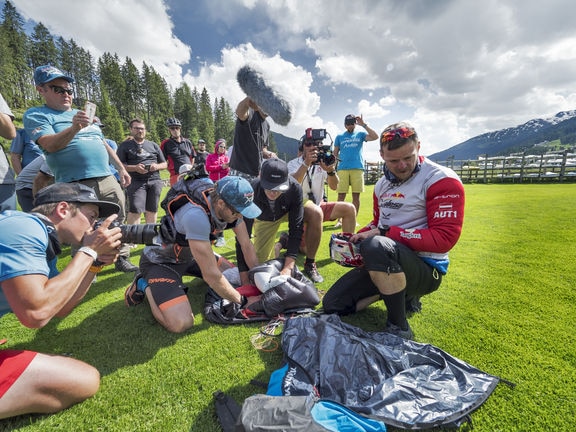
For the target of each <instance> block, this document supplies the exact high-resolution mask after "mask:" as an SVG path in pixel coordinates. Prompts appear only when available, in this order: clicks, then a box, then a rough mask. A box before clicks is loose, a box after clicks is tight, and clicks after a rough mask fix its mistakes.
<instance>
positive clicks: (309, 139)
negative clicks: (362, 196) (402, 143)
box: [288, 129, 356, 283]
mask: <svg viewBox="0 0 576 432" xmlns="http://www.w3.org/2000/svg"><path fill="white" fill-rule="evenodd" d="M324 137H325V130H324V129H307V130H306V135H304V136H303V137H302V139H301V140H300V146H299V147H298V157H297V158H295V159H292V160H291V161H290V162H288V172H289V173H290V174H291V175H292V177H294V178H295V179H296V180H297V181H298V183H300V185H301V186H302V195H303V197H304V235H303V236H302V243H301V245H300V250H301V252H302V253H304V254H305V255H306V263H305V264H304V273H305V274H306V275H307V276H308V277H309V278H310V279H311V280H312V281H313V282H316V283H319V282H322V281H323V280H324V278H323V277H322V276H321V275H320V273H318V269H317V268H316V262H315V261H316V252H317V251H318V247H319V245H320V240H321V238H322V223H323V222H325V221H333V220H336V219H340V218H341V219H342V228H343V230H344V232H350V233H351V232H353V230H354V229H355V227H356V209H355V207H354V205H353V204H352V203H349V202H344V201H338V202H326V201H325V200H324V183H325V182H327V183H328V187H329V188H330V189H332V190H336V189H337V187H338V182H339V178H338V174H337V173H336V169H335V166H336V158H335V157H334V155H333V154H332V152H331V147H332V146H331V145H328V146H326V145H324V139H323V138H324Z"/></svg>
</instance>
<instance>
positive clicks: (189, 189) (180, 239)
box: [160, 166, 236, 247]
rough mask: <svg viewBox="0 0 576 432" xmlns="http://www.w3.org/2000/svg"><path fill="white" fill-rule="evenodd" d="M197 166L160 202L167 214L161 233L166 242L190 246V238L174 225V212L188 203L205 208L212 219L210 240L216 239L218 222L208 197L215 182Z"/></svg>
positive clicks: (161, 223)
mask: <svg viewBox="0 0 576 432" xmlns="http://www.w3.org/2000/svg"><path fill="white" fill-rule="evenodd" d="M197 168H198V166H195V167H194V168H193V169H192V170H191V171H190V172H189V173H188V174H186V175H185V176H184V177H183V178H182V179H180V180H178V181H177V182H176V183H175V184H174V185H173V186H172V187H171V188H170V190H169V191H168V193H167V194H166V197H165V198H164V199H163V200H162V202H161V203H160V206H161V207H162V208H163V209H164V210H165V212H166V214H165V215H164V216H162V219H161V220H160V233H161V235H162V238H163V239H164V241H165V242H166V243H175V244H178V245H179V246H184V247H187V246H188V240H186V237H185V236H184V234H181V233H179V232H178V231H176V227H175V226H174V214H175V213H176V212H177V211H178V210H179V209H180V208H182V206H184V205H185V204H187V203H191V204H193V205H196V206H199V207H200V208H202V210H204V212H205V213H206V216H208V219H209V220H210V241H215V240H216V224H215V223H214V220H213V218H212V214H211V212H210V204H209V199H208V197H209V196H210V193H211V192H212V191H213V190H214V182H213V181H212V180H210V179H209V178H208V174H207V173H206V175H204V173H205V170H204V172H202V170H198V169H197ZM235 225H236V222H233V223H230V224H228V225H226V227H225V228H224V229H228V228H233V227H234V226H235Z"/></svg>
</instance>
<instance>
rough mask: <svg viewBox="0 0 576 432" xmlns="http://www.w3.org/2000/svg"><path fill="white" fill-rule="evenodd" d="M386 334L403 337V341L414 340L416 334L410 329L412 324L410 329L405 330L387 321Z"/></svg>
mask: <svg viewBox="0 0 576 432" xmlns="http://www.w3.org/2000/svg"><path fill="white" fill-rule="evenodd" d="M384 332H386V333H390V334H393V335H395V336H398V337H401V338H402V339H407V340H413V339H414V332H413V331H412V329H411V328H410V324H408V329H407V330H403V329H401V328H400V327H398V326H397V325H396V324H392V323H391V322H390V321H386V327H384Z"/></svg>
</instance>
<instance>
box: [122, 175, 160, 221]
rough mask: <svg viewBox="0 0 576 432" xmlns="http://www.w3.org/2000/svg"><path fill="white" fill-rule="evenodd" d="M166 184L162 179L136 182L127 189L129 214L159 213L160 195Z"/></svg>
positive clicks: (133, 181)
mask: <svg viewBox="0 0 576 432" xmlns="http://www.w3.org/2000/svg"><path fill="white" fill-rule="evenodd" d="M163 187H164V182H163V181H162V179H156V180H134V179H132V182H131V183H130V185H129V186H128V188H127V189H126V194H127V196H128V203H129V204H128V212H129V213H138V214H140V213H143V212H144V211H147V212H153V213H155V212H157V211H158V203H159V201H160V194H161V193H162V188H163Z"/></svg>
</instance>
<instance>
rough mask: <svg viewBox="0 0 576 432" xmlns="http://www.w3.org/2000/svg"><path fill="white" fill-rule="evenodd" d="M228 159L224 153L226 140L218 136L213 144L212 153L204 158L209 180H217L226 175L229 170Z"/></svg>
mask: <svg viewBox="0 0 576 432" xmlns="http://www.w3.org/2000/svg"><path fill="white" fill-rule="evenodd" d="M229 162H230V161H229V160H228V156H227V155H226V140H225V139H224V138H220V139H219V140H218V141H216V143H215V144H214V153H211V154H209V155H208V157H207V158H206V171H208V174H209V175H210V180H212V181H214V182H217V181H218V180H220V179H222V178H224V177H226V176H227V175H228V173H229V172H230V163H229Z"/></svg>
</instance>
